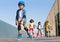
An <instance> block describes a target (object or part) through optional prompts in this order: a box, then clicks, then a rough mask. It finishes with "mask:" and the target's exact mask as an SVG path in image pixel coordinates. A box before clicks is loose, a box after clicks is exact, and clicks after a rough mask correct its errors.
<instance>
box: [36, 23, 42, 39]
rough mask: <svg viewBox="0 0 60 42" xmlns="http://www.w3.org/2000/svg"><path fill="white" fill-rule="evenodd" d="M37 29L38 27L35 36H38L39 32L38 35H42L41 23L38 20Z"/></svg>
mask: <svg viewBox="0 0 60 42" xmlns="http://www.w3.org/2000/svg"><path fill="white" fill-rule="evenodd" d="M37 29H38V33H37V38H38V36H39V34H40V36H42V31H41V29H42V25H41V22H38V26H37Z"/></svg>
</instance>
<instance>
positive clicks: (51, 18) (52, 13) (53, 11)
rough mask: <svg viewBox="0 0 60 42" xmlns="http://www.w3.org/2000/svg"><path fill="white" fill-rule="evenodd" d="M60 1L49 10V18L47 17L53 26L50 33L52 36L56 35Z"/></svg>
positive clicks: (57, 0)
mask: <svg viewBox="0 0 60 42" xmlns="http://www.w3.org/2000/svg"><path fill="white" fill-rule="evenodd" d="M58 2H60V0H56V1H55V3H54V4H53V6H52V8H51V10H50V12H49V15H48V17H47V19H46V20H48V21H49V23H50V25H51V28H52V30H51V34H50V35H51V36H56V24H55V16H56V14H57V13H58V11H59V10H60V3H58ZM58 6H59V7H58Z"/></svg>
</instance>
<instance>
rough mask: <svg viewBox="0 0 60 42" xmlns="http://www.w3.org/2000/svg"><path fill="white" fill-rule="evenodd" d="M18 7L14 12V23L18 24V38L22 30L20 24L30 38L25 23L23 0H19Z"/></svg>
mask: <svg viewBox="0 0 60 42" xmlns="http://www.w3.org/2000/svg"><path fill="white" fill-rule="evenodd" d="M18 7H19V9H18V10H17V13H16V25H17V26H18V37H17V38H18V39H21V38H22V32H21V25H23V26H24V30H25V31H26V32H27V34H28V36H29V38H32V35H30V33H29V31H28V28H27V25H26V15H25V10H24V7H25V3H24V2H23V1H19V3H18Z"/></svg>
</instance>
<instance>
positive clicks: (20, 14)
mask: <svg viewBox="0 0 60 42" xmlns="http://www.w3.org/2000/svg"><path fill="white" fill-rule="evenodd" d="M22 12H23V11H22V10H20V11H19V21H20V20H22V17H23V15H22Z"/></svg>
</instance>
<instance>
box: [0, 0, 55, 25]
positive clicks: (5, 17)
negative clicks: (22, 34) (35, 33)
mask: <svg viewBox="0 0 60 42" xmlns="http://www.w3.org/2000/svg"><path fill="white" fill-rule="evenodd" d="M19 1H21V0H0V20H2V21H4V22H7V23H8V24H11V25H13V26H16V25H15V16H16V11H17V10H18V9H19V8H18V2H19ZM22 1H24V2H25V10H26V16H27V24H29V20H30V19H34V23H35V24H36V25H37V23H38V21H41V24H42V25H44V22H45V21H46V18H47V16H48V14H49V12H50V10H51V7H52V6H53V3H54V1H55V0H22Z"/></svg>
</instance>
